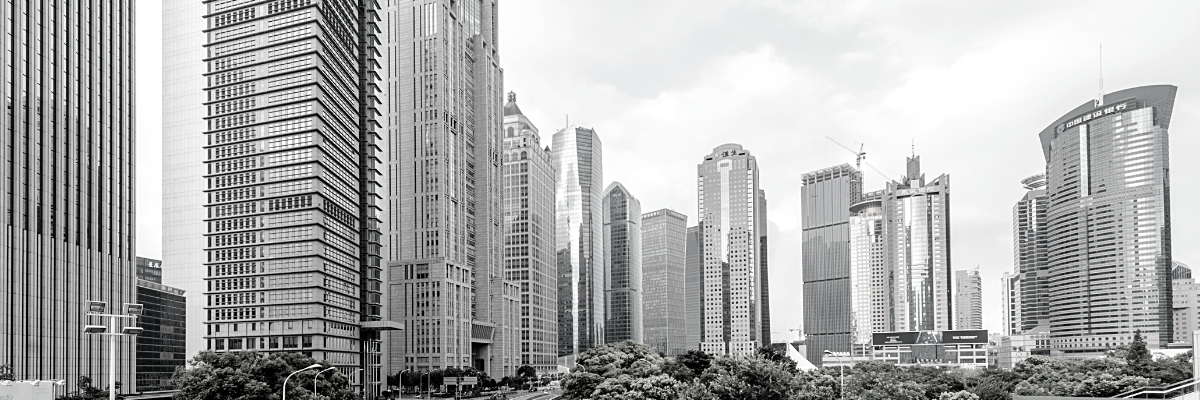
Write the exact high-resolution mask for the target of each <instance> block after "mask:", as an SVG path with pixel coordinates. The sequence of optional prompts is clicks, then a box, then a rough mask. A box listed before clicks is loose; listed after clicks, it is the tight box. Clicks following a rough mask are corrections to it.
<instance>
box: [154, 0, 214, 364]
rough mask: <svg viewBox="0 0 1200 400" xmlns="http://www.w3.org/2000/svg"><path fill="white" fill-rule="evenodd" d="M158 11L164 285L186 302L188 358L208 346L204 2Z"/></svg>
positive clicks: (171, 4) (172, 2)
mask: <svg viewBox="0 0 1200 400" xmlns="http://www.w3.org/2000/svg"><path fill="white" fill-rule="evenodd" d="M162 7H163V14H162V35H163V36H162V51H163V59H162V63H163V65H162V196H163V198H162V259H163V277H162V283H163V284H166V285H167V286H171V287H174V288H179V289H181V290H183V292H184V296H185V298H186V304H187V306H186V308H187V318H188V320H187V331H188V332H191V333H192V334H191V335H188V337H187V339H186V343H187V358H188V359H191V358H192V357H195V356H196V354H199V353H200V352H201V351H203V350H205V349H207V348H208V346H207V342H206V341H205V339H204V335H203V334H201V332H204V331H205V325H204V322H205V321H206V320H207V318H208V314H207V312H206V311H205V306H206V305H207V302H208V296H207V295H206V294H205V293H207V292H208V285H207V284H206V283H205V281H204V279H205V278H207V277H208V272H207V271H208V270H207V268H205V266H204V260H205V259H206V258H207V254H206V252H205V250H204V248H205V247H207V244H206V243H207V241H206V240H207V239H206V238H205V236H204V235H205V234H206V233H208V227H207V224H206V223H205V219H206V218H208V212H207V211H206V210H205V208H204V205H205V203H207V202H208V200H207V194H205V189H208V187H207V186H206V185H205V182H204V180H203V179H198V178H197V177H200V176H203V175H204V174H205V171H206V169H205V165H204V161H205V160H206V159H208V153H207V152H205V151H200V150H199V149H203V148H204V146H206V145H208V144H209V143H208V141H207V140H206V138H205V135H203V134H202V132H204V131H206V130H208V124H207V123H206V122H205V120H204V117H205V116H207V115H208V107H207V106H205V104H204V103H205V102H206V101H208V100H209V97H208V95H207V94H205V91H204V88H205V87H206V86H208V79H207V78H206V77H205V74H206V73H207V72H209V71H210V70H209V68H208V64H207V63H205V59H206V58H207V57H208V52H207V51H206V50H205V48H204V44H205V43H207V41H208V34H207V33H205V30H206V29H208V27H209V25H208V22H207V21H205V19H204V15H205V14H207V13H208V11H207V10H208V6H207V5H205V4H204V2H203V1H192V0H167V1H163V3H162Z"/></svg>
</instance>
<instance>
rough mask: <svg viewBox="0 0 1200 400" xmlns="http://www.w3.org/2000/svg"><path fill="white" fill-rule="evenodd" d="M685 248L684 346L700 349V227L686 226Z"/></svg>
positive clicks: (701, 294)
mask: <svg viewBox="0 0 1200 400" xmlns="http://www.w3.org/2000/svg"><path fill="white" fill-rule="evenodd" d="M686 246H687V250H686V253H685V259H684V276H683V281H684V282H683V286H684V288H683V294H684V296H685V298H684V300H683V315H684V317H685V322H684V348H683V350H684V351H685V352H686V351H688V350H700V337H701V336H703V335H702V332H701V331H702V330H703V329H704V323H703V321H704V263H703V262H701V261H700V260H701V255H700V253H701V251H702V249H701V248H700V227H699V226H689V227H688V228H687V245H686Z"/></svg>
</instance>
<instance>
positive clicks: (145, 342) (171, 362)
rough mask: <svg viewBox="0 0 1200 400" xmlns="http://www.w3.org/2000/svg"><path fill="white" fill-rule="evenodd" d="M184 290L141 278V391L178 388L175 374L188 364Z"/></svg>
mask: <svg viewBox="0 0 1200 400" xmlns="http://www.w3.org/2000/svg"><path fill="white" fill-rule="evenodd" d="M183 294H184V293H183V291H182V290H179V289H176V288H173V287H170V286H166V285H162V284H159V283H157V282H153V281H148V280H142V279H140V278H139V279H138V281H137V302H138V303H140V304H141V305H142V315H141V316H139V317H138V319H137V322H138V324H137V326H138V327H139V328H142V329H143V330H142V333H140V334H138V335H137V339H136V340H137V368H136V378H137V381H136V385H137V387H136V389H137V392H138V393H142V392H154V391H161V390H174V389H175V384H173V383H172V382H171V375H173V374H174V373H175V369H176V368H180V367H183V366H184V365H185V364H186V363H187V358H186V350H187V348H186V344H185V341H184V340H185V338H186V337H187V327H186V322H187V321H186V315H187V307H186V304H185V299H184V297H183Z"/></svg>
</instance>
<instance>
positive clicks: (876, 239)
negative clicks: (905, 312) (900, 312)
mask: <svg viewBox="0 0 1200 400" xmlns="http://www.w3.org/2000/svg"><path fill="white" fill-rule="evenodd" d="M882 197H883V192H882V191H876V192H871V193H866V194H864V195H863V198H862V201H860V202H858V203H855V204H854V205H853V206H850V222H849V223H850V291H851V293H850V332H851V334H852V338H851V340H852V343H853V344H856V345H869V344H871V334H873V333H877V332H893V331H895V330H894V329H892V325H893V321H892V308H891V298H892V296H891V292H890V288H891V285H890V284H889V277H890V276H891V274H890V273H889V270H888V264H887V258H886V257H885V255H886V252H887V239H886V238H887V237H886V236H885V235H884V228H883V226H884V220H883V203H882V202H881V199H882ZM855 348H858V347H857V346H856V347H855Z"/></svg>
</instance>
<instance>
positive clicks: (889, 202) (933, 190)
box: [882, 155, 957, 331]
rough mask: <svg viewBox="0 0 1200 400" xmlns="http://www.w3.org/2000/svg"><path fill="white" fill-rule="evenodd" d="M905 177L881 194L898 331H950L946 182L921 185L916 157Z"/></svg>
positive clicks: (945, 178)
mask: <svg viewBox="0 0 1200 400" xmlns="http://www.w3.org/2000/svg"><path fill="white" fill-rule="evenodd" d="M907 161H908V168H907V170H908V174H907V175H906V176H905V177H903V178H901V180H900V181H899V182H897V181H892V182H889V183H888V184H887V189H886V190H884V193H883V200H882V202H883V218H884V219H885V220H887V221H888V222H887V223H885V224H884V227H885V232H884V235H885V236H886V237H887V241H888V248H887V259H888V268H889V270H890V271H891V274H892V282H891V287H892V309H893V321H894V325H895V326H894V328H895V329H896V330H897V331H933V330H938V331H942V330H949V329H954V328H957V327H954V326H953V323H954V314H953V304H952V303H951V296H950V294H951V291H952V290H953V286H951V284H950V279H951V273H950V271H951V269H950V176H949V175H944V174H943V175H941V176H938V177H937V178H934V179H933V180H931V181H928V182H926V180H925V174H923V173H922V172H921V157H920V156H916V155H914V156H912V157H909V158H908V159H907Z"/></svg>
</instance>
